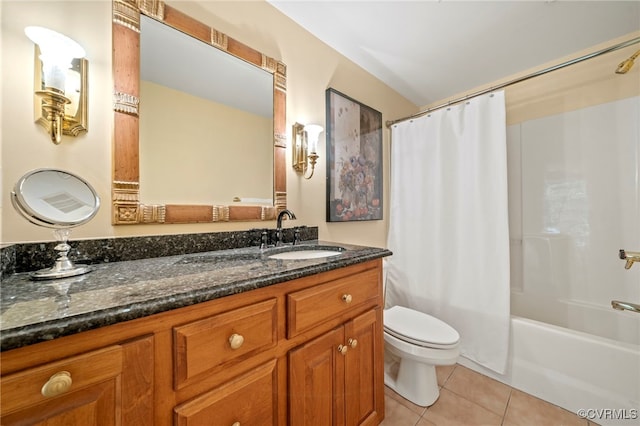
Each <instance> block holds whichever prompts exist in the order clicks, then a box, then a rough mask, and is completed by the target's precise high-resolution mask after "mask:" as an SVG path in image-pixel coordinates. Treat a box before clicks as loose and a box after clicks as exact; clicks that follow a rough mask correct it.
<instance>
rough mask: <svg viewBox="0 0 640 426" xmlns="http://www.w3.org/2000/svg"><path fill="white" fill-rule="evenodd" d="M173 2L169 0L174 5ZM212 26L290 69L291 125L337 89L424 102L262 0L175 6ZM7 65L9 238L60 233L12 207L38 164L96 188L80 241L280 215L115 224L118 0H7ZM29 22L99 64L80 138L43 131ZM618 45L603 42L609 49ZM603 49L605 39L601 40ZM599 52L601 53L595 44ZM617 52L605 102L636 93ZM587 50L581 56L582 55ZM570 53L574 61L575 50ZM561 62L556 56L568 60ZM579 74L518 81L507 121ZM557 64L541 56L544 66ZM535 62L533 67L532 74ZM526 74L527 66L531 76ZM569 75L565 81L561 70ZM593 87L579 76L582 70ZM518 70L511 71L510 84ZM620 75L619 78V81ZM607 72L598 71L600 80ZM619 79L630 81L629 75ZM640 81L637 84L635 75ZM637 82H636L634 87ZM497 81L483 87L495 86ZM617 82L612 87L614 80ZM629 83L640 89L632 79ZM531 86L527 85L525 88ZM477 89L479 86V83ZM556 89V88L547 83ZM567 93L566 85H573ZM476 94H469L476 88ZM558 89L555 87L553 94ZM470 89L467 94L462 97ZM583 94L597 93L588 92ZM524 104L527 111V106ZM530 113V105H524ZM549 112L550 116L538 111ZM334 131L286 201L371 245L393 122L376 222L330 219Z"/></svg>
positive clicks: (375, 99)
mask: <svg viewBox="0 0 640 426" xmlns="http://www.w3.org/2000/svg"><path fill="white" fill-rule="evenodd" d="M170 3H171V2H170ZM171 4H172V5H174V6H175V7H178V8H180V9H182V10H183V11H185V12H187V13H189V14H190V15H192V16H197V17H198V19H200V20H201V21H203V22H206V23H207V24H209V25H212V26H213V27H215V28H217V29H218V30H220V31H222V32H225V33H227V34H228V35H229V36H231V37H233V38H236V39H238V40H240V41H242V42H244V43H246V44H248V45H250V46H252V47H254V48H256V49H257V50H260V51H262V52H263V53H265V54H266V55H268V56H271V57H273V58H276V59H279V60H281V61H282V62H284V63H285V64H286V65H287V123H288V128H289V129H291V126H292V125H293V123H295V122H300V123H318V124H322V125H323V126H324V125H325V99H324V96H325V90H326V89H327V88H328V87H333V88H335V89H336V90H338V91H340V92H343V93H345V94H347V95H349V96H351V97H353V98H355V99H357V100H358V101H360V102H362V103H364V104H366V105H369V106H371V107H372V108H375V109H377V110H378V111H381V112H382V114H383V121H386V120H391V119H396V118H399V117H403V116H407V115H410V114H412V113H414V112H416V111H417V108H416V107H415V106H414V105H412V104H411V103H410V102H409V101H407V100H406V99H404V98H403V97H401V96H400V95H398V94H397V93H396V92H394V91H393V90H391V89H390V88H388V87H387V86H386V85H384V84H382V83H381V82H380V81H379V80H377V79H376V78H374V77H373V76H371V75H369V74H368V73H366V72H364V71H363V70H362V69H361V68H359V67H358V66H357V65H355V64H354V63H352V62H350V61H348V60H346V59H345V58H344V57H342V56H341V55H340V54H338V53H337V52H336V51H334V50H332V49H331V48H329V47H328V46H327V45H325V44H324V43H322V42H320V41H319V40H317V39H316V38H314V37H313V36H312V35H311V34H309V33H307V32H306V31H304V30H303V29H302V28H300V27H299V26H298V25H297V24H295V23H293V22H292V21H290V20H289V19H288V18H287V17H286V16H284V15H282V14H281V13H280V12H278V11H277V10H276V9H275V8H273V7H272V6H271V5H269V4H268V3H266V2H264V1H209V2H200V3H186V2H181V1H180V2H177V3H171ZM0 19H1V20H2V29H1V33H0V35H1V38H0V40H1V43H2V45H1V46H0V47H1V49H0V51H1V58H0V61H1V66H2V78H1V79H0V84H2V98H1V101H2V113H1V115H0V124H1V125H2V130H1V138H2V141H1V142H2V151H1V155H2V157H1V162H2V163H1V164H2V200H1V201H2V206H1V207H2V238H1V240H2V241H3V242H4V243H12V242H25V241H43V240H51V231H50V230H47V229H44V228H38V227H36V226H34V225H32V224H30V223H28V222H27V221H26V220H24V219H23V218H21V217H19V216H18V214H17V213H16V212H15V211H14V209H13V208H12V207H11V205H10V202H9V191H10V189H11V187H12V186H13V183H14V182H15V181H16V180H17V179H18V178H19V177H20V176H22V175H23V174H24V173H25V172H27V171H29V170H31V169H34V168H39V167H59V168H62V169H66V170H69V171H71V172H74V173H77V174H79V175H80V176H82V177H84V178H86V179H87V180H89V181H90V182H91V183H92V185H94V187H95V188H96V189H97V190H98V192H99V194H100V196H101V198H102V201H103V207H102V209H101V211H100V212H99V214H98V215H97V216H96V218H94V219H93V221H92V222H90V223H88V224H86V225H83V226H81V227H79V228H77V229H76V230H74V233H73V235H72V238H76V239H79V238H103V237H110V236H130V235H158V234H176V233H192V232H215V231H228V230H238V229H249V228H254V227H260V226H265V225H267V226H273V225H274V224H273V223H255V222H254V223H227V224H193V225H137V226H117V227H114V226H112V225H111V218H110V214H111V209H110V205H109V200H110V181H111V139H112V121H113V114H112V111H111V90H112V75H111V37H110V34H111V3H110V2H108V1H91V2H89V1H74V2H67V3H65V2H51V1H49V2H46V1H45V2H40V3H35V2H26V1H16V2H12V1H6V0H3V1H1V2H0ZM27 25H42V26H47V27H49V28H52V29H55V30H58V31H60V32H62V33H65V34H67V35H69V36H70V37H72V38H74V39H76V40H77V41H78V42H80V43H81V44H82V45H83V46H84V48H85V49H86V50H87V57H88V59H89V60H90V65H89V72H90V75H89V87H90V98H89V133H88V134H86V135H84V136H82V137H79V138H65V140H64V141H63V143H62V145H60V146H54V145H53V144H51V143H50V142H49V141H48V136H47V135H45V133H44V131H43V129H41V128H40V127H39V126H36V125H35V124H34V123H33V110H32V102H33V99H32V96H31V92H32V90H33V75H32V73H33V45H32V43H31V42H30V41H29V40H28V39H27V38H26V36H24V32H23V29H24V27H25V26H27ZM608 44H609V43H604V44H603V45H602V47H605V46H606V45H608ZM596 48H597V47H596ZM590 50H591V51H593V50H595V48H594V49H590ZM630 50H633V48H631V49H626V50H625V51H620V52H614V53H611V54H608V55H606V56H605V57H603V59H604V58H606V60H605V61H604V65H603V69H606V70H609V69H610V70H611V75H609V77H608V80H607V82H605V83H604V85H601V90H599V91H598V93H600V95H596V101H595V102H596V103H599V102H602V100H603V99H607V97H609V95H611V93H616V95H615V96H616V97H624V96H626V95H627V93H630V94H629V96H631V95H633V94H634V93H633V91H634V90H635V91H636V92H635V93H636V94H637V89H638V83H637V82H638V81H640V79H639V78H638V72H640V65H638V64H636V66H635V67H634V69H633V70H632V72H633V73H634V74H631V73H630V74H628V75H624V76H618V75H613V69H615V66H616V65H617V63H618V62H619V61H621V60H622V59H624V58H626V57H628V56H629V55H630V53H629V51H630ZM579 53H580V52H579ZM575 56H576V55H571V56H570V57H567V58H566V59H570V58H573V57H575ZM564 59H565V58H559V60H558V61H554V63H558V62H561V61H562V60H564ZM587 64H588V65H585V66H586V68H585V69H583V70H582V71H580V72H577V71H575V70H574V71H572V72H568V71H567V72H564V71H563V72H562V73H560V74H557V75H556V76H555V77H554V78H560V80H562V81H564V83H562V82H557V81H555V82H546V83H545V84H544V87H546V88H550V89H551V90H550V91H549V92H547V94H544V95H543V96H540V95H541V93H542V92H541V89H540V84H541V83H543V82H544V80H537V81H536V80H532V81H531V82H532V83H533V86H526V85H525V84H529V83H522V86H518V87H523V88H525V89H522V90H523V94H522V95H518V96H515V97H514V95H512V92H514V91H516V87H515V86H514V87H512V89H510V90H509V91H508V92H507V101H508V102H509V103H510V104H509V105H508V112H507V114H508V119H509V120H510V124H512V123H514V122H518V121H522V120H524V119H528V118H533V117H535V116H536V115H539V114H548V113H549V112H550V111H551V112H553V111H558V112H559V111H562V110H565V109H567V108H575V106H567V105H566V104H565V100H563V99H562V97H558V96H556V95H554V93H556V92H558V86H557V85H558V84H561V85H563V87H565V88H566V90H573V91H578V92H580V91H582V89H583V88H584V86H583V85H582V84H583V83H587V82H588V81H591V80H593V79H594V77H593V75H594V74H592V69H591V68H590V67H591V66H593V65H595V64H597V62H592V61H588V62H587ZM547 65H550V64H543V65H541V66H540V67H537V68H536V69H542V68H544V67H546V66H547ZM530 71H533V70H528V71H527V72H530ZM527 72H524V73H522V74H526V73H527ZM563 75H564V77H562V76H563ZM578 75H580V76H582V77H581V79H583V80H582V81H583V83H579V84H578V83H577V81H578V80H577V76H578ZM514 77H515V76H509V77H507V78H505V79H504V80H502V81H507V80H510V79H512V78H514ZM614 77H615V78H614ZM595 78H596V79H597V78H600V77H595ZM621 79H625V81H624V83H623V82H622V80H621ZM633 79H635V82H636V83H634V82H633ZM629 82H631V83H629ZM497 83H498V82H491V83H488V84H487V85H486V86H485V87H490V86H495V85H496V84H497ZM611 84H613V86H611ZM627 85H630V88H629V86H627ZM527 87H528V89H526V88H527ZM478 89H480V88H477V89H475V90H478ZM545 90H547V89H545ZM563 90H565V89H563ZM473 91H474V90H472V91H470V92H473ZM549 93H550V94H549ZM463 95H464V94H463ZM584 98H585V102H593V101H594V100H593V98H591V97H590V96H585V97H584ZM518 109H520V112H517V110H518ZM522 111H525V112H522ZM536 111H542V112H536ZM324 137H325V133H323V134H322V135H321V141H320V150H319V151H320V152H319V154H320V156H321V157H320V160H319V164H318V166H319V168H318V170H317V171H316V174H315V176H314V177H313V179H311V180H310V181H307V180H303V179H302V178H301V177H299V176H298V175H296V173H295V172H294V171H293V169H292V168H291V167H290V161H291V160H290V156H289V155H287V162H288V164H289V165H288V166H287V188H288V204H289V208H290V209H291V210H293V211H294V212H295V213H296V215H297V217H298V220H297V221H296V222H295V224H296V225H309V226H319V230H320V238H321V239H325V240H332V241H336V242H350V243H354V244H364V245H373V246H384V245H385V244H386V232H387V218H388V215H389V211H388V201H389V194H388V183H389V182H388V176H389V130H388V129H386V128H384V129H383V144H384V169H383V173H384V178H385V188H384V203H385V220H383V221H370V222H349V223H326V222H325V177H326V174H325V162H324V159H325V158H326V155H325V152H324V143H323V141H324Z"/></svg>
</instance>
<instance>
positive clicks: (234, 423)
mask: <svg viewBox="0 0 640 426" xmlns="http://www.w3.org/2000/svg"><path fill="white" fill-rule="evenodd" d="M231 426H240V422H233V424H232V425H231Z"/></svg>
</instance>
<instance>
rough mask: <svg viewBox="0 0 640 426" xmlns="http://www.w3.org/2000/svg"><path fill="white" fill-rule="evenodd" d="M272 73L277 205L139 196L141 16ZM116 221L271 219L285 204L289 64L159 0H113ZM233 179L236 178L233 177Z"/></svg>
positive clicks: (113, 197)
mask: <svg viewBox="0 0 640 426" xmlns="http://www.w3.org/2000/svg"><path fill="white" fill-rule="evenodd" d="M141 13H142V14H144V15H147V16H149V17H151V18H154V19H156V20H159V21H161V22H163V23H164V24H166V25H169V26H171V27H173V28H175V29H177V30H179V31H182V32H183V33H186V34H188V35H191V36H192V37H194V38H196V39H198V40H201V41H203V42H205V43H207V44H209V45H211V46H212V47H213V48H218V49H221V50H223V51H225V52H227V53H229V54H231V55H233V56H235V57H237V58H240V59H242V60H244V61H247V62H249V63H251V64H254V65H256V66H258V67H260V68H262V69H263V70H265V71H267V72H269V73H271V74H272V75H273V133H274V135H273V174H274V178H273V189H274V194H273V200H274V205H273V206H247V205H192V204H189V205H187V204H144V203H143V202H142V201H141V200H140V161H139V160H140V151H139V131H140V129H139V123H138V120H139V117H138V105H139V103H140V14H141ZM112 28H113V35H112V37H113V79H114V93H113V109H114V141H113V181H112V186H111V187H112V202H113V215H112V223H113V224H114V225H122V224H142V223H196V222H227V221H260V220H273V219H275V217H276V214H277V212H279V211H280V210H282V209H285V208H286V204H287V191H286V170H285V168H286V160H285V152H286V66H285V65H284V64H283V63H282V62H279V61H277V60H275V59H272V58H270V57H267V56H265V55H264V54H262V53H260V52H258V51H256V50H254V49H252V48H251V47H249V46H246V45H244V44H242V43H240V42H239V41H237V40H234V39H233V38H231V37H228V36H227V35H226V34H223V33H221V32H219V31H216V30H215V29H213V28H211V27H209V26H207V25H205V24H203V23H201V22H199V21H197V20H195V19H193V18H191V17H190V16H188V15H186V14H184V13H182V12H180V11H178V10H177V9H174V8H172V7H171V6H169V5H166V4H165V3H164V2H163V1H160V0H113V24H112ZM230 178H232V177H230Z"/></svg>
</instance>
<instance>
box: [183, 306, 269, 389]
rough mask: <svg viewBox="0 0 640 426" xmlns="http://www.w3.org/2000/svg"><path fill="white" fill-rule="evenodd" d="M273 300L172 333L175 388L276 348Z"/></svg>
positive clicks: (227, 313) (235, 310)
mask: <svg viewBox="0 0 640 426" xmlns="http://www.w3.org/2000/svg"><path fill="white" fill-rule="evenodd" d="M276 304H277V302H276V299H275V298H274V299H269V300H266V301H264V302H260V303H255V304H253V305H249V306H245V307H242V308H238V309H234V310H232V311H228V312H224V313H221V314H218V315H215V316H212V317H209V318H205V319H202V320H199V321H195V322H192V323H189V324H186V325H183V326H180V327H175V328H174V329H173V336H174V351H175V357H174V359H175V386H176V388H178V389H179V388H181V387H183V386H185V385H186V382H187V381H188V380H190V379H192V378H194V377H195V376H197V375H199V374H202V373H204V372H206V371H209V370H211V369H213V368H216V367H219V366H221V365H224V364H226V363H229V362H231V361H239V360H241V359H245V358H247V357H249V356H251V355H254V354H256V353H258V352H260V351H262V350H265V349H267V348H270V347H273V346H275V345H276V339H277V336H276V329H277V318H276V315H277V310H276Z"/></svg>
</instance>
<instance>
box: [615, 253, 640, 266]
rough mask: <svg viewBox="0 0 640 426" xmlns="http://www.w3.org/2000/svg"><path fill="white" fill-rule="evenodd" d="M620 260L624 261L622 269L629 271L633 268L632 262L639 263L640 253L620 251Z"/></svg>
mask: <svg viewBox="0 0 640 426" xmlns="http://www.w3.org/2000/svg"><path fill="white" fill-rule="evenodd" d="M619 256H620V259H622V260H626V261H627V262H626V263H625V265H624V269H630V268H631V267H632V266H633V262H640V252H637V251H625V250H624V249H620V253H619Z"/></svg>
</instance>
